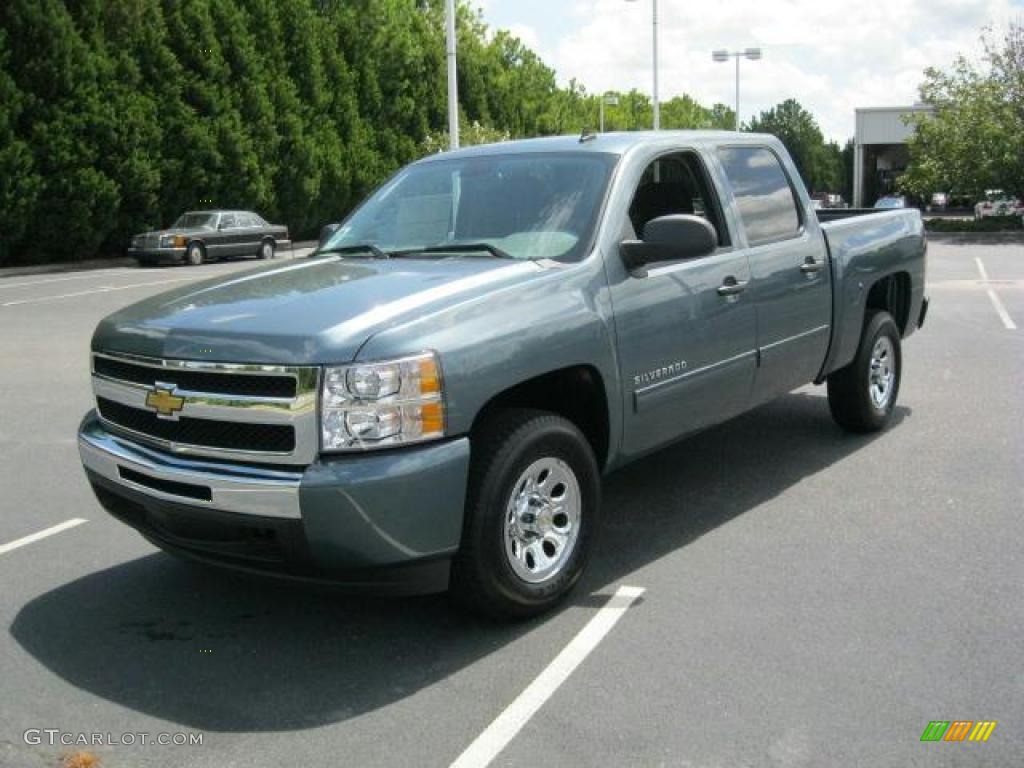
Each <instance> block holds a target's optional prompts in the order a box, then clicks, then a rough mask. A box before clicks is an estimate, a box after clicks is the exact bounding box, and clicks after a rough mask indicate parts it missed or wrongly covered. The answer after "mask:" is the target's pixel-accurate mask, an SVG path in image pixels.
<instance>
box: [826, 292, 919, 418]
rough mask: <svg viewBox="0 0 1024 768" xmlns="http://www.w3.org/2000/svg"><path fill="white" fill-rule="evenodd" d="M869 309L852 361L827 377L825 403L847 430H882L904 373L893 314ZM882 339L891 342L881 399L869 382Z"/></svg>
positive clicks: (891, 412)
mask: <svg viewBox="0 0 1024 768" xmlns="http://www.w3.org/2000/svg"><path fill="white" fill-rule="evenodd" d="M868 312H869V314H868V316H867V318H866V322H865V323H864V330H863V331H862V332H861V337H860V346H859V347H858V348H857V355H856V357H854V358H853V362H852V363H850V364H849V365H847V366H846V367H845V368H841V369H840V370H838V371H836V372H835V373H833V374H831V375H830V376H829V377H828V405H829V409H830V410H831V411H832V418H833V419H835V420H836V423H837V424H839V426H841V427H842V428H843V429H845V430H847V431H849V432H859V433H865V432H877V431H879V430H881V429H885V427H886V426H887V425H888V423H889V421H890V420H891V419H892V414H893V411H894V410H895V408H896V398H897V396H898V395H899V391H900V379H901V377H902V373H903V358H902V353H901V350H900V331H899V328H897V327H896V323H895V321H893V319H892V315H890V314H889V313H888V312H884V311H882V310H868ZM883 338H887V339H888V342H889V345H890V350H891V361H890V362H889V363H888V369H889V370H890V371H891V372H892V375H893V377H892V379H891V382H890V384H889V386H888V387H887V388H886V392H885V396H884V398H883V397H882V396H881V394H879V393H880V392H881V388H880V387H878V386H876V385H875V384H873V383H872V381H873V377H872V357H873V353H874V352H875V349H876V345H879V344H882V345H883V347H884V342H880V339H883ZM873 392H875V393H876V394H878V397H879V400H881V402H879V400H876V399H875V397H873V394H872V393H873Z"/></svg>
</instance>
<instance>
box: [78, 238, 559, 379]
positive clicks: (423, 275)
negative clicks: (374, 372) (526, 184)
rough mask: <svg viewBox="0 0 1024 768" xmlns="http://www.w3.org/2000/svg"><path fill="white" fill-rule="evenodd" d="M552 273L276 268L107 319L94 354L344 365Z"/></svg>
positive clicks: (318, 261) (328, 263)
mask: <svg viewBox="0 0 1024 768" xmlns="http://www.w3.org/2000/svg"><path fill="white" fill-rule="evenodd" d="M544 271H545V269H544V268H543V267H542V266H540V265H538V264H536V263H534V262H531V261H518V262H509V261H503V260H498V259H478V258H456V259H430V260H423V259H388V260H375V259H359V260H355V259H351V258H346V259H342V258H340V257H338V256H324V257H317V258H310V259H303V260H301V261H298V262H292V263H290V264H288V265H284V266H278V265H274V264H271V265H266V266H263V267H260V268H257V269H255V270H251V271H248V272H244V273H240V274H238V273H236V274H234V275H231V276H230V277H221V278H215V279H213V280H207V281H203V282H199V283H191V284H189V285H187V286H184V287H180V288H176V289H174V290H171V291H169V292H167V293H162V294H158V295H156V296H152V297H150V298H148V299H145V300H143V301H140V302H138V303H137V304H132V305H131V306H128V307H126V308H124V309H122V310H120V311H118V312H115V313H114V314H112V315H110V316H108V317H106V318H105V319H104V320H103V321H101V322H100V324H99V326H98V327H97V329H96V332H95V334H94V335H93V340H92V348H93V349H94V350H96V351H106V352H122V353H127V354H135V355H147V356H151V357H163V358H177V359H184V360H212V361H219V362H241V363H265V364H278V365H302V364H323V363H344V362H348V361H350V360H353V359H354V358H355V355H356V353H357V352H358V351H359V348H360V347H361V346H362V345H363V343H364V342H365V341H366V340H367V339H369V338H370V337H371V336H372V335H373V334H375V333H377V332H378V331H381V330H383V329H385V328H388V327H391V326H393V325H397V324H399V323H402V322H403V321H406V320H408V319H410V318H411V317H422V316H423V315H426V314H431V313H433V312H436V311H440V310H442V309H445V308H447V307H450V306H453V305H455V304H458V303H461V302H464V301H470V300H473V299H478V298H480V297H481V296H484V295H486V294H488V293H491V292H493V291H496V290H500V289H501V288H502V287H504V286H507V285H510V284H513V283H520V282H522V281H523V280H529V279H531V278H532V277H534V276H539V275H540V274H542V273H543V272H544ZM410 351H418V350H410Z"/></svg>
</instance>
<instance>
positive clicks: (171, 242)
mask: <svg viewBox="0 0 1024 768" xmlns="http://www.w3.org/2000/svg"><path fill="white" fill-rule="evenodd" d="M185 240H186V238H185V236H184V235H163V236H162V237H161V238H160V247H161V248H181V247H183V246H184V245H185Z"/></svg>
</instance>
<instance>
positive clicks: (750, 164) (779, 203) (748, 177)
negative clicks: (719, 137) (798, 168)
mask: <svg viewBox="0 0 1024 768" xmlns="http://www.w3.org/2000/svg"><path fill="white" fill-rule="evenodd" d="M718 155H719V157H720V158H721V160H722V165H723V166H724V167H725V175H726V178H728V180H729V185H730V186H731V187H732V193H733V196H734V197H735V198H736V206H737V207H738V208H739V212H740V218H741V219H742V220H743V227H744V228H745V229H746V231H747V240H748V241H749V243H750V245H752V246H754V245H763V244H765V243H772V242H775V241H777V240H785V239H787V238H790V237H794V236H795V235H796V234H797V233H798V232H799V231H800V212H799V210H798V208H797V204H796V192H794V190H793V187H792V185H791V184H790V183H789V179H788V178H787V177H786V172H785V171H784V170H783V169H782V164H781V163H780V162H779V158H778V157H776V155H775V153H774V152H772V151H771V150H770V149H767V148H765V147H724V148H722V149H720V150H719V151H718Z"/></svg>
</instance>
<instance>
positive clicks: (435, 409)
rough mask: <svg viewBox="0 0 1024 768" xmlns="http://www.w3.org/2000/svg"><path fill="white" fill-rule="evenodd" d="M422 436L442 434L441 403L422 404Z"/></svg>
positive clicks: (442, 407)
mask: <svg viewBox="0 0 1024 768" xmlns="http://www.w3.org/2000/svg"><path fill="white" fill-rule="evenodd" d="M420 424H421V427H422V430H423V431H422V434H424V435H433V434H440V433H442V432H444V406H442V405H441V403H424V404H423V405H421V406H420Z"/></svg>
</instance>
